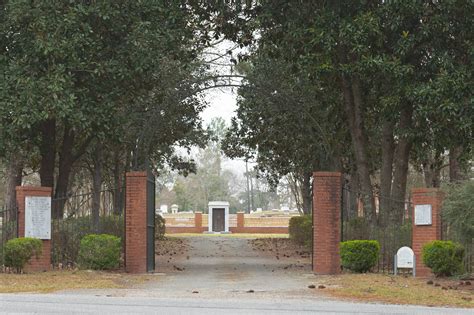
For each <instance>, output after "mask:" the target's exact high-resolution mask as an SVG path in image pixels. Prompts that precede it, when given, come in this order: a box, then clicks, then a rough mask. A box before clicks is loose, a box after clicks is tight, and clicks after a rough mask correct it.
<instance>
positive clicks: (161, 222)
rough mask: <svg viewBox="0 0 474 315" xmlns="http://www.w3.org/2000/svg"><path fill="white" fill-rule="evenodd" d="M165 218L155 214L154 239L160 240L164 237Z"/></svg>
mask: <svg viewBox="0 0 474 315" xmlns="http://www.w3.org/2000/svg"><path fill="white" fill-rule="evenodd" d="M165 223H166V221H165V218H163V217H162V216H161V215H159V214H155V239H157V240H162V239H163V238H164V237H165V230H166V226H165Z"/></svg>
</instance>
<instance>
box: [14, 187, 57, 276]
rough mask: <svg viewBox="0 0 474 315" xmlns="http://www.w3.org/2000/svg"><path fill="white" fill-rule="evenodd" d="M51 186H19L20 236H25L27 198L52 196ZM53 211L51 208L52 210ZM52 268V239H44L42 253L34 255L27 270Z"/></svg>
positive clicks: (17, 195) (17, 192) (34, 270)
mask: <svg viewBox="0 0 474 315" xmlns="http://www.w3.org/2000/svg"><path fill="white" fill-rule="evenodd" d="M51 194H52V188H51V187H35V186H17V187H16V204H17V206H18V236H19V237H25V208H26V204H25V198H26V197H51ZM50 211H51V210H50ZM50 269H51V240H43V250H42V252H41V254H40V255H38V256H33V257H32V258H31V260H30V261H29V262H28V264H27V265H26V266H25V271H26V272H37V271H47V270H50Z"/></svg>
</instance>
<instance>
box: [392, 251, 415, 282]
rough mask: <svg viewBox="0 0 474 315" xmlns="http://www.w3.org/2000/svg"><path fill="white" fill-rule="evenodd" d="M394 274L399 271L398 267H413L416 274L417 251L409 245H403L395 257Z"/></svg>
mask: <svg viewBox="0 0 474 315" xmlns="http://www.w3.org/2000/svg"><path fill="white" fill-rule="evenodd" d="M393 265H394V274H395V275H396V274H397V273H398V269H412V271H413V276H415V275H416V268H415V253H414V252H413V250H412V249H411V248H410V247H408V246H403V247H401V248H400V249H399V250H398V251H397V254H396V255H395V259H394V264H393Z"/></svg>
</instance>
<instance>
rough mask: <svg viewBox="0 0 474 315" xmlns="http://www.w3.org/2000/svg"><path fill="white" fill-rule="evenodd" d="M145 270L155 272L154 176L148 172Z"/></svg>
mask: <svg viewBox="0 0 474 315" xmlns="http://www.w3.org/2000/svg"><path fill="white" fill-rule="evenodd" d="M146 186H147V187H146V199H147V201H146V216H147V219H146V221H147V229H146V270H147V272H153V271H155V176H153V174H152V173H151V172H150V171H148V173H147V185H146Z"/></svg>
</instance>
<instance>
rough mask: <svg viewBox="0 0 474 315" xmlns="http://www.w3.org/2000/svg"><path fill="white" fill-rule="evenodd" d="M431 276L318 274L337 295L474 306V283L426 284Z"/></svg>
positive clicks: (362, 299)
mask: <svg viewBox="0 0 474 315" xmlns="http://www.w3.org/2000/svg"><path fill="white" fill-rule="evenodd" d="M427 280H428V279H419V278H413V277H411V276H409V277H404V276H390V275H380V274H342V275H338V276H318V283H315V285H316V287H317V286H318V285H321V284H322V285H324V286H326V289H324V291H322V290H318V291H319V292H321V291H322V292H327V293H328V294H329V295H332V296H334V297H337V298H347V299H355V300H359V301H365V302H386V303H391V304H417V305H428V306H453V307H468V308H473V307H474V290H473V285H470V286H468V285H459V282H460V281H459V280H451V279H440V280H438V279H433V282H434V283H435V284H436V283H438V284H439V286H435V285H434V284H431V285H429V284H427Z"/></svg>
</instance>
